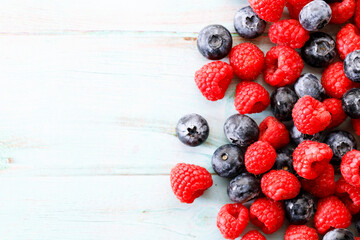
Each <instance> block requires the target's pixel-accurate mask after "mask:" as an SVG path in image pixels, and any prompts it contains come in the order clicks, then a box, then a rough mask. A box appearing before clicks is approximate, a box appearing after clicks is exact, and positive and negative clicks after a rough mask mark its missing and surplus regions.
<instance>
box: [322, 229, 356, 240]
mask: <svg viewBox="0 0 360 240" xmlns="http://www.w3.org/2000/svg"><path fill="white" fill-rule="evenodd" d="M323 240H355V237H354V234H353V233H352V232H350V231H349V230H347V229H345V228H336V229H334V230H331V231H329V232H327V233H326V234H325V236H324V237H323Z"/></svg>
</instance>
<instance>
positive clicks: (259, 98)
mask: <svg viewBox="0 0 360 240" xmlns="http://www.w3.org/2000/svg"><path fill="white" fill-rule="evenodd" d="M234 104H235V108H236V110H237V111H238V112H239V113H240V114H250V113H259V112H262V111H264V110H265V109H266V108H267V107H268V106H269V104H270V95H269V93H268V91H266V89H265V88H264V87H263V86H261V85H260V84H258V83H256V82H241V83H239V84H238V85H237V86H236V92H235V102H234Z"/></svg>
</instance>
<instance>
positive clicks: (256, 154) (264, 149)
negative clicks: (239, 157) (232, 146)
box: [245, 141, 276, 175]
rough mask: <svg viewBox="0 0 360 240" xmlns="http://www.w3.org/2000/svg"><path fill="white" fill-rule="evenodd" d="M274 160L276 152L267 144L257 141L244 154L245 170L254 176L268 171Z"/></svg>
mask: <svg viewBox="0 0 360 240" xmlns="http://www.w3.org/2000/svg"><path fill="white" fill-rule="evenodd" d="M275 160H276V151H275V149H274V148H273V147H272V146H271V145H270V144H269V143H268V142H263V141H257V142H255V143H253V144H252V145H250V147H248V149H247V150H246V153H245V167H246V170H247V171H248V172H249V173H252V174H255V175H257V174H261V173H264V172H267V171H269V170H270V169H271V168H272V166H273V165H274V163H275Z"/></svg>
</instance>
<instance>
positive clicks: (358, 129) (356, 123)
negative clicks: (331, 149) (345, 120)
mask: <svg viewBox="0 0 360 240" xmlns="http://www.w3.org/2000/svg"><path fill="white" fill-rule="evenodd" d="M351 123H352V126H353V128H354V130H355V133H356V134H357V135H358V136H360V119H351Z"/></svg>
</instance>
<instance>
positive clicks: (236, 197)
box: [227, 173, 261, 203]
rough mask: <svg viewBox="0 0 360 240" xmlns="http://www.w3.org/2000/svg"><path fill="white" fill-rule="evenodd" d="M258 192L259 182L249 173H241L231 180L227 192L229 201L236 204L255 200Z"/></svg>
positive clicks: (259, 188)
mask: <svg viewBox="0 0 360 240" xmlns="http://www.w3.org/2000/svg"><path fill="white" fill-rule="evenodd" d="M260 191H261V187H260V180H259V179H257V178H256V177H255V176H254V175H252V174H250V173H242V174H240V175H239V176H237V177H236V178H234V179H233V180H231V181H230V184H229V187H228V190H227V192H228V195H229V197H230V200H231V201H233V202H237V203H245V202H248V201H250V200H252V199H254V198H256V197H257V196H259V194H260Z"/></svg>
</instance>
